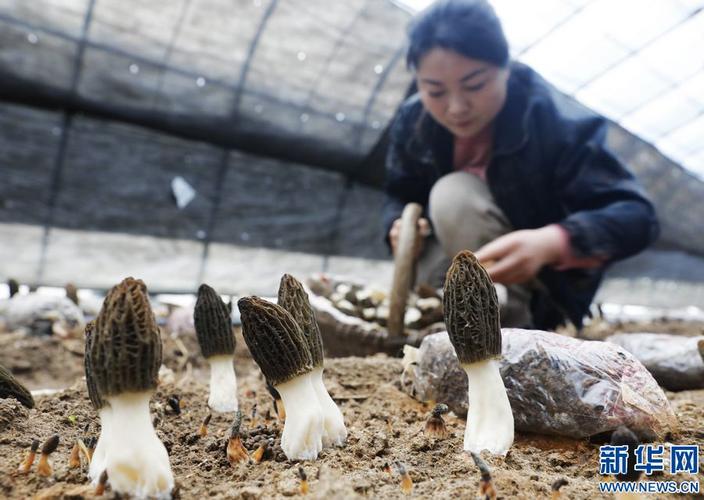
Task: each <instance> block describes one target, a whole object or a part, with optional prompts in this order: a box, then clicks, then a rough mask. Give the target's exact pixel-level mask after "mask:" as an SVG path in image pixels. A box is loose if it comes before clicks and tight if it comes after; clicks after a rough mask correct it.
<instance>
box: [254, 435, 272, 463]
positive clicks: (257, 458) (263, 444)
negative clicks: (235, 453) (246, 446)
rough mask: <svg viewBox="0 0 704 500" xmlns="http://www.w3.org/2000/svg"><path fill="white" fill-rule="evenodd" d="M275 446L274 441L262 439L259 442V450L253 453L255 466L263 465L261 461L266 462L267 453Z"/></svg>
mask: <svg viewBox="0 0 704 500" xmlns="http://www.w3.org/2000/svg"><path fill="white" fill-rule="evenodd" d="M273 445H274V441H273V440H272V439H262V440H261V441H260V442H259V446H257V449H256V450H254V452H253V453H252V462H254V463H255V464H258V463H261V461H262V460H264V456H265V455H266V452H267V451H268V450H269V448H271V447H272V446H273Z"/></svg>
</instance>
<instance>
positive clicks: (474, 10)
mask: <svg viewBox="0 0 704 500" xmlns="http://www.w3.org/2000/svg"><path fill="white" fill-rule="evenodd" d="M408 37H409V45H408V52H407V53H406V64H407V65H408V67H409V68H410V69H412V70H415V69H417V68H418V64H419V63H420V60H421V59H422V58H423V56H424V55H425V54H426V53H427V52H428V51H430V50H432V49H434V48H438V47H439V48H443V49H448V50H452V51H455V52H457V53H458V54H460V55H463V56H465V57H469V58H472V59H478V60H480V61H485V62H488V63H491V64H494V65H496V66H501V67H504V66H506V64H508V60H509V50H508V42H507V41H506V36H505V35H504V32H503V29H502V28H501V22H500V21H499V18H498V17H497V16H496V12H494V9H493V8H492V6H491V5H489V3H488V2H487V1H486V0H439V1H437V2H435V3H434V4H432V5H431V6H430V7H428V8H427V9H425V10H424V11H423V12H421V13H420V14H418V16H417V17H416V18H415V19H414V20H413V21H412V22H411V25H410V27H409V30H408Z"/></svg>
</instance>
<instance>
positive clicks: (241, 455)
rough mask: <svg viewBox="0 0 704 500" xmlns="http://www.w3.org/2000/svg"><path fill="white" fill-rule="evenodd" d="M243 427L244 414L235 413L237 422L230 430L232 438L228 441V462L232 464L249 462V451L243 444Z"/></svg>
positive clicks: (238, 411)
mask: <svg viewBox="0 0 704 500" xmlns="http://www.w3.org/2000/svg"><path fill="white" fill-rule="evenodd" d="M241 426H242V412H241V411H240V410H237V411H236V412H235V421H234V422H233V423H232V428H231V429H230V438H229V439H228V440H227V460H228V461H229V462H230V463H231V464H232V465H234V464H236V463H239V462H244V461H249V455H248V454H247V450H246V449H245V447H244V445H243V444H242V437H241V434H240V427H241Z"/></svg>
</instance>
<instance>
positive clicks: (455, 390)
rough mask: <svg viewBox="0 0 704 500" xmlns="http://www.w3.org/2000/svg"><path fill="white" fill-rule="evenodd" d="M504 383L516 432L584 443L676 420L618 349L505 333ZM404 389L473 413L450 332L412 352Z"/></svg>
mask: <svg viewBox="0 0 704 500" xmlns="http://www.w3.org/2000/svg"><path fill="white" fill-rule="evenodd" d="M501 334H502V354H503V356H502V359H501V360H500V361H499V362H500V370H501V378H502V379H503V381H504V385H505V386H506V391H507V393H508V398H509V401H510V403H511V409H512V411H513V418H514V422H515V426H516V430H519V431H523V432H535V433H540V434H553V435H561V436H568V437H573V438H582V437H587V436H591V435H595V434H600V433H603V432H607V431H612V430H614V429H616V428H617V427H618V426H619V425H627V426H628V427H629V428H631V429H632V430H634V431H635V432H637V433H638V434H640V435H641V436H643V437H650V438H653V437H660V436H663V435H664V434H665V433H667V432H668V431H671V430H673V429H674V427H675V426H676V423H677V420H676V418H675V415H674V413H673V411H672V408H671V407H670V403H669V402H668V400H667V398H666V397H665V394H664V393H663V391H662V389H661V388H660V387H659V386H658V384H657V382H655V380H654V379H653V377H652V376H651V375H650V373H648V371H647V370H646V369H645V367H644V366H643V365H642V364H641V363H640V362H639V361H638V360H637V359H635V358H634V357H633V356H632V355H630V354H629V353H628V352H626V351H624V350H623V349H622V348H620V347H618V346H616V345H615V344H609V343H606V342H589V341H582V340H577V339H573V338H569V337H565V336H562V335H558V334H555V333H549V332H542V331H537V330H520V329H503V330H502V331H501ZM406 354H407V355H406V369H405V370H404V375H403V380H402V384H403V386H404V388H405V389H406V390H407V391H408V392H409V393H410V394H411V395H412V396H413V397H415V398H417V399H419V400H421V401H428V400H432V401H435V402H438V403H445V404H447V405H448V406H449V407H450V409H451V410H452V411H453V412H455V414H457V415H460V416H464V415H466V413H467V377H466V375H465V372H464V371H463V370H462V369H461V368H460V366H459V363H458V360H457V356H456V355H455V351H454V349H453V347H452V344H451V343H450V339H449V337H448V335H447V333H446V332H442V333H436V334H433V335H430V336H428V337H426V338H425V339H423V342H422V343H421V345H420V348H419V349H418V350H417V351H414V350H413V348H407V349H406Z"/></svg>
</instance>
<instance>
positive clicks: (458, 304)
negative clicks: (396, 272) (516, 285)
mask: <svg viewBox="0 0 704 500" xmlns="http://www.w3.org/2000/svg"><path fill="white" fill-rule="evenodd" d="M443 310H444V316H445V326H446V327H447V333H448V334H449V336H450V340H451V341H452V345H453V346H454V347H455V351H456V352H457V357H458V358H459V360H460V363H461V364H471V363H476V362H478V361H483V360H486V359H491V358H495V357H497V356H499V355H500V354H501V327H500V325H499V302H498V299H497V297H496V289H495V288H494V284H493V283H492V281H491V278H489V275H488V274H487V272H486V270H485V269H484V268H483V267H482V265H481V264H480V263H479V261H478V260H477V258H476V257H475V256H474V254H473V253H472V252H470V251H468V250H464V251H462V252H460V253H458V254H457V255H456V256H455V258H454V259H453V260H452V265H451V266H450V269H449V270H448V271H447V276H446V278H445V288H444V294H443Z"/></svg>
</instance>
